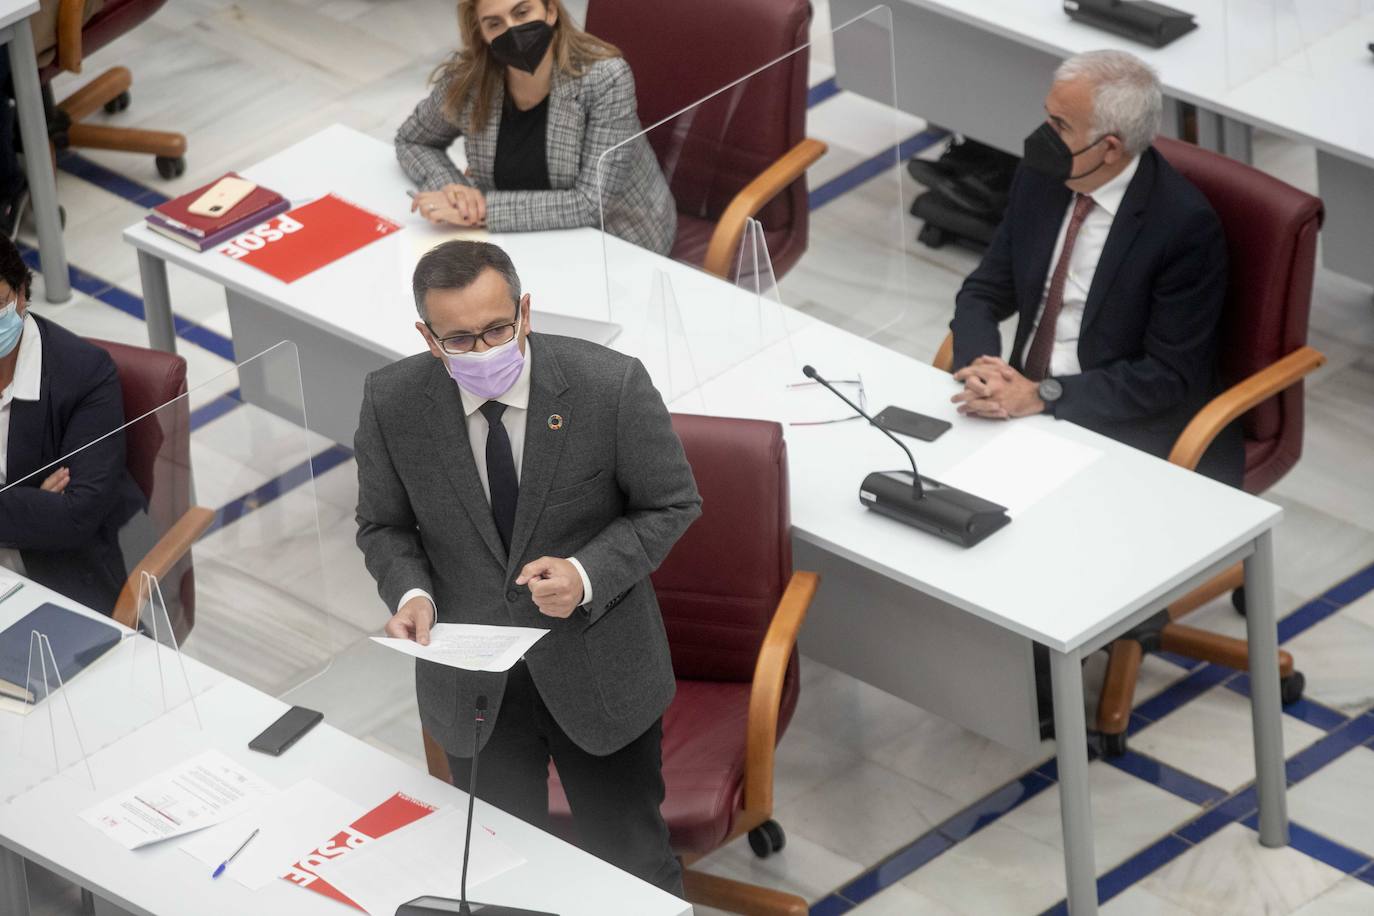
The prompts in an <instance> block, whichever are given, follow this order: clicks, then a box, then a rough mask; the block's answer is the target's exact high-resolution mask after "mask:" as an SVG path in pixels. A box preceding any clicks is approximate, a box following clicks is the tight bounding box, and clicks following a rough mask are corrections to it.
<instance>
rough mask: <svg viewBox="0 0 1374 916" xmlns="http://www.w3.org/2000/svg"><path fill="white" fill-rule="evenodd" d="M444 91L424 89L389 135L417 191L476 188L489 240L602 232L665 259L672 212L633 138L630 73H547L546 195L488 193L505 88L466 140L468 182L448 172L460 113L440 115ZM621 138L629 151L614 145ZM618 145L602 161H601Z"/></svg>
mask: <svg viewBox="0 0 1374 916" xmlns="http://www.w3.org/2000/svg"><path fill="white" fill-rule="evenodd" d="M446 90H447V85H446V84H444V83H440V84H439V85H436V86H435V87H434V91H433V92H431V93H430V94H429V97H428V98H426V99H424V100H423V101H421V102H420V104H418V105H416V106H415V111H413V112H412V113H411V115H410V117H409V118H407V119H406V122H405V123H404V124H402V125H401V128H400V130H398V131H397V132H396V158H397V159H398V160H399V161H400V163H401V169H402V170H403V171H404V172H405V173H406V175H407V176H409V177H410V179H411V180H412V181H414V182H415V183H416V184H417V185H418V186H419V188H420V190H422V191H433V190H437V189H439V188H441V187H443V186H444V185H446V184H453V183H457V184H468V185H473V186H475V187H477V188H478V189H479V190H480V191H481V192H482V194H483V195H484V196H485V197H486V200H487V228H489V229H491V230H492V231H493V232H532V231H538V230H543V229H575V228H577V227H579V226H591V227H592V228H595V229H600V228H602V212H601V208H602V203H603V199H604V203H605V208H606V212H605V229H606V231H607V232H609V233H611V234H612V235H615V236H618V237H620V238H622V239H624V240H625V241H627V242H632V243H634V244H636V245H638V246H640V247H641V248H648V249H650V250H651V251H656V252H658V253H659V254H667V253H668V252H669V251H670V250H671V249H672V247H673V236H674V235H675V234H676V232H677V207H676V205H675V204H674V203H673V196H672V194H671V193H669V191H668V183H667V182H666V181H664V179H663V172H662V171H661V170H660V169H659V167H658V160H657V159H655V158H654V151H653V149H652V148H651V147H650V146H649V142H648V140H646V139H645V138H644V137H643V136H636V135H637V134H639V133H640V130H641V126H640V123H639V115H638V114H637V112H636V106H635V82H634V76H633V74H631V73H630V65H629V64H627V63H626V62H625V60H624V58H620V57H615V58H610V59H608V60H599V61H596V62H595V63H593V64H592V65H591V66H590V67H589V68H588V69H587V72H586V73H585V74H584V75H583V76H581V77H571V76H568V75H567V74H565V73H563V72H562V71H560V70H558V69H557V68H555V69H554V73H553V83H552V86H551V88H550V90H549V120H548V128H547V130H546V131H545V137H546V140H545V143H546V144H547V158H548V168H549V186H550V188H551V189H552V190H549V191H497V190H495V189H494V186H493V181H492V171H493V170H492V164H493V160H494V159H495V158H496V137H497V134H498V133H499V132H500V128H501V108H502V103H503V101H504V99H505V87H504V85H502V84H501V83H500V82H499V81H498V84H497V91H496V97H495V100H494V102H493V104H492V108H491V115H490V116H489V117H488V119H487V126H486V128H485V129H483V130H481V131H479V132H477V133H473V134H468V135H467V156H468V172H469V174H468V175H464V174H463V173H462V172H460V171H458V167H457V166H455V165H454V164H453V160H452V159H450V158H449V157H448V152H447V151H448V148H449V147H450V146H451V145H452V144H453V141H454V140H456V139H458V137H460V136H462V135H463V133H464V131H463V127H465V126H466V125H467V123H468V120H469V119H468V111H467V107H466V106H465V107H464V110H463V111H462V112H461V113H460V117H459V118H458V122H457V123H454V122H453V121H450V120H449V118H448V116H447V115H446V114H445V113H444V94H445V92H446ZM631 137H635V139H634V140H633V141H631V142H629V143H625V142H624V141H626V140H629V139H630V138H631ZM617 144H622V145H620V146H619V147H617V149H616V150H615V152H614V153H612V154H611V155H610V156H608V157H607V159H606V164H605V167H604V174H600V175H598V171H599V166H598V163H599V162H600V160H601V156H602V154H603V153H605V152H606V151H607V150H609V149H611V147H615V146H616V145H617Z"/></svg>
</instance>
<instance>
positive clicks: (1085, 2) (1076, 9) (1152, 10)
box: [1064, 0, 1197, 48]
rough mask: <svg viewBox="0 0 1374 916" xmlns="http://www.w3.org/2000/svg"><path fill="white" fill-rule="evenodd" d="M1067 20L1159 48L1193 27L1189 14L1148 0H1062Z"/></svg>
mask: <svg viewBox="0 0 1374 916" xmlns="http://www.w3.org/2000/svg"><path fill="white" fill-rule="evenodd" d="M1064 12H1065V13H1067V14H1068V16H1069V18H1070V19H1073V20H1076V21H1078V22H1081V23H1083V24H1084V25H1090V26H1093V27H1094V28H1098V29H1102V30H1103V31H1104V32H1111V33H1112V34H1114V35H1120V36H1121V37H1123V38H1129V39H1131V40H1132V41H1138V42H1140V43H1141V44H1145V45H1149V46H1150V47H1152V48H1162V47H1164V46H1165V45H1167V44H1169V43H1170V42H1173V41H1177V40H1178V39H1179V38H1182V37H1183V36H1184V35H1187V34H1188V33H1189V32H1191V31H1192V30H1193V29H1195V28H1197V21H1196V20H1195V19H1194V18H1193V15H1192V14H1191V13H1187V12H1184V11H1183V10H1178V9H1174V8H1173V7H1170V6H1165V5H1164V4H1162V3H1153V2H1151V0H1128V2H1123V3H1117V2H1114V0H1064Z"/></svg>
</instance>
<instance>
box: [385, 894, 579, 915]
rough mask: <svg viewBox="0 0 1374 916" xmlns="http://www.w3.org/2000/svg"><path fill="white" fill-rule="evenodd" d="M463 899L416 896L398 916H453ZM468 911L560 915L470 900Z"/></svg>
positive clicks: (398, 912)
mask: <svg viewBox="0 0 1374 916" xmlns="http://www.w3.org/2000/svg"><path fill="white" fill-rule="evenodd" d="M462 905H463V904H462V901H459V900H454V899H453V898H452V897H416V898H415V899H414V900H412V901H410V902H409V903H403V904H401V905H400V907H398V908H397V910H396V916H453V914H455V913H461V912H463V910H462ZM468 912H470V913H472V916H558V914H557V913H548V912H545V911H544V910H522V909H520V908H519V907H514V906H498V905H496V904H494V903H474V902H472V901H471V900H469V901H468Z"/></svg>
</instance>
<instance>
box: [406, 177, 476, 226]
mask: <svg viewBox="0 0 1374 916" xmlns="http://www.w3.org/2000/svg"><path fill="white" fill-rule="evenodd" d="M410 212H411V213H419V214H420V215H421V216H423V217H424V218H425V219H427V220H429V221H430V222H431V223H434V224H435V225H436V226H442V225H449V226H485V225H486V224H487V199H486V198H485V197H483V196H482V192H481V191H479V190H477V189H476V188H474V187H472V186H471V185H466V184H457V183H454V184H446V185H444V186H443V187H442V188H440V189H439V190H437V191H421V192H420V193H419V194H416V195H415V197H414V198H412V199H411V201H410Z"/></svg>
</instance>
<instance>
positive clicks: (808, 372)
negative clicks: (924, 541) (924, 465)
mask: <svg viewBox="0 0 1374 916" xmlns="http://www.w3.org/2000/svg"><path fill="white" fill-rule="evenodd" d="M802 375H804V376H806V377H807V378H809V379H811V380H812V381H814V382H819V383H820V384H822V385H824V386H825V387H826V389H827V390H828V391H829V392H830V393H831V394H833V395H834V396H835V397H837V398H839V399H840V400H841V401H844V402H845V403H846V404H848V405H849V406H850V407H852V408H854V412H855V413H857V414H858V415H859V416H861V417H863V418H864V419H865V420H867V421H868V425H869V426H872V427H873V428H874V429H876V430H878V431H879V432H880V433H882V434H883V435H884V436H887V437H888V438H889V439H891V440H892V441H893V442H895V443H897V447H898V448H900V449H901V450H902V451H903V452H906V460H907V461H909V462H911V489H912V490H913V491H914V492H915V495H916V498H917V499H924V498H925V490H924V489H923V488H922V487H921V472H920V471H918V470H916V459H915V458H913V457H912V455H911V449H909V448H907V447H906V443H904V442H902V440H901V439H898V438H897V437H896V436H894V435H892V433H891V432H890V431H889V430H887V429H884V428H883V427H882V426H881V425H879V423H878V421H876V420H874V419H873V418H872V417H870V416H869V415H868V414H867V413H866V412H865V411H864V409H863V408H862V407H860V406H859V405H858V404H855V403H854V402H853V401H851V400H849V398H847V397H845V396H844V394H842V393H841V392H840V390H839V389H838V388H836V387H835V386H834V385H832V384H830V383H829V382H827V381H826V380H825V379H824V378H822V377H821V374H820V373H819V372H817V371H816V369H815V367H813V366H810V365H807V366H802Z"/></svg>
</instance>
